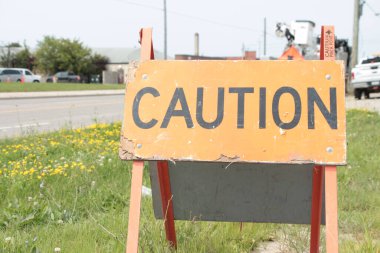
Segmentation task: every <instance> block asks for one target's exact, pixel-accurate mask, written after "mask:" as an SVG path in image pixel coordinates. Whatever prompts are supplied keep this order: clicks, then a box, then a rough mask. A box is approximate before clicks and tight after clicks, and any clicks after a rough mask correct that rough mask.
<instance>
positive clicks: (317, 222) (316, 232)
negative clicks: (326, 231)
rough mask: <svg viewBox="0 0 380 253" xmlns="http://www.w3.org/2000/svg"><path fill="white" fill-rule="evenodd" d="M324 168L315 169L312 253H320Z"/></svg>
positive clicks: (312, 206)
mask: <svg viewBox="0 0 380 253" xmlns="http://www.w3.org/2000/svg"><path fill="white" fill-rule="evenodd" d="M323 172H324V168H323V166H314V168H313V191H312V203H311V232H310V253H318V252H319V239H320V234H321V230H320V229H321V214H322V185H323V174H324V173H323Z"/></svg>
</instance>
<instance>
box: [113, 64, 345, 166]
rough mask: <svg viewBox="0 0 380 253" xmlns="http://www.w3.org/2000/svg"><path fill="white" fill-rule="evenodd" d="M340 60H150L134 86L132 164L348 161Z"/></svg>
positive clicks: (126, 137)
mask: <svg viewBox="0 0 380 253" xmlns="http://www.w3.org/2000/svg"><path fill="white" fill-rule="evenodd" d="M344 100H345V92H344V67H343V64H342V62H339V61H147V62H143V63H142V64H141V65H140V66H139V67H138V68H137V69H136V70H135V73H134V80H133V81H131V82H130V83H128V85H127V92H126V97H125V112H124V122H123V130H122V135H123V136H122V141H121V150H120V156H121V158H122V159H126V160H174V161H210V162H259V163H314V164H325V165H327V164H333V165H340V164H345V162H346V133H345V129H346V122H345V101H344Z"/></svg>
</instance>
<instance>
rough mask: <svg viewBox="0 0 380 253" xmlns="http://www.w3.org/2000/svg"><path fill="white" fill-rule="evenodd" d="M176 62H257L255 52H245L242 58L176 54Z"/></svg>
mask: <svg viewBox="0 0 380 253" xmlns="http://www.w3.org/2000/svg"><path fill="white" fill-rule="evenodd" d="M175 59H176V60H257V58H256V51H245V52H244V55H243V56H222V57H213V56H201V55H188V54H176V55H175Z"/></svg>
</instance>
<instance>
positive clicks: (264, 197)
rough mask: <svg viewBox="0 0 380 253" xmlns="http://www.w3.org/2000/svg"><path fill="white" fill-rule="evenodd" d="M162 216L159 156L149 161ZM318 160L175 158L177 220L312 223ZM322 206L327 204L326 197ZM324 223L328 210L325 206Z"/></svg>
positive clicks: (172, 168) (156, 209)
mask: <svg viewBox="0 0 380 253" xmlns="http://www.w3.org/2000/svg"><path fill="white" fill-rule="evenodd" d="M149 164H150V175H151V184H152V193H153V207H154V213H155V216H156V218H158V219H162V208H161V196H160V191H159V186H158V179H157V167H156V162H149ZM312 168H313V165H278V164H251V163H250V164H248V163H232V164H230V163H206V162H176V163H175V164H173V163H169V174H170V183H171V190H172V194H173V207H174V216H175V219H176V220H192V219H197V220H204V221H235V222H240V221H242V222H270V223H291V224H310V210H311V190H312ZM322 208H323V209H322V210H324V200H323V206H322ZM322 221H323V224H324V211H323V212H322Z"/></svg>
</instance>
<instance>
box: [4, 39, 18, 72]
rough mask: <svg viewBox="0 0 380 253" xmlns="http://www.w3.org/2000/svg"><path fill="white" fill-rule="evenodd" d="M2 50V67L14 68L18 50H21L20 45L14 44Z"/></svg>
mask: <svg viewBox="0 0 380 253" xmlns="http://www.w3.org/2000/svg"><path fill="white" fill-rule="evenodd" d="M0 48H1V51H0V65H1V66H3V67H8V68H10V67H13V61H14V58H15V55H16V50H17V49H19V48H21V45H20V43H18V42H12V43H9V44H7V45H5V46H2V47H0Z"/></svg>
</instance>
